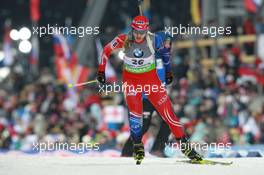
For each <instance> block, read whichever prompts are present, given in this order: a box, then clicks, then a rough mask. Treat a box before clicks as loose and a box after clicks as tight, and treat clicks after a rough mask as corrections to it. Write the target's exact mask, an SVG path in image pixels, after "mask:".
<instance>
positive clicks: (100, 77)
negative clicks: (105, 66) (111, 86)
mask: <svg viewBox="0 0 264 175" xmlns="http://www.w3.org/2000/svg"><path fill="white" fill-rule="evenodd" d="M97 80H98V81H99V82H100V83H102V84H104V83H105V72H104V71H98V72H97Z"/></svg>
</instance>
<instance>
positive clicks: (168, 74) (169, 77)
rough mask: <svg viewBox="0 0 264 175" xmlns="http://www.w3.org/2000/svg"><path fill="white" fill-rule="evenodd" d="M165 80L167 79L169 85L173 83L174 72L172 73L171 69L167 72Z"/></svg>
mask: <svg viewBox="0 0 264 175" xmlns="http://www.w3.org/2000/svg"><path fill="white" fill-rule="evenodd" d="M165 80H166V84H167V85H169V84H171V83H172V81H173V74H172V72H171V71H169V72H166V77H165Z"/></svg>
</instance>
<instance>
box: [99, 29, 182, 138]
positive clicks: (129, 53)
mask: <svg viewBox="0 0 264 175" xmlns="http://www.w3.org/2000/svg"><path fill="white" fill-rule="evenodd" d="M127 37H129V36H128V35H126V34H121V35H118V36H117V37H115V38H114V40H113V41H111V42H110V43H108V44H107V45H106V46H105V47H104V50H103V54H102V57H101V64H100V65H99V71H103V72H104V71H105V67H106V62H107V60H108V58H109V57H110V54H111V53H112V52H113V51H114V50H117V49H124V53H125V56H124V66H123V67H124V69H123V85H124V95H125V99H126V103H127V106H128V108H129V111H130V113H129V123H130V131H131V136H132V139H133V141H134V142H135V143H139V142H141V139H142V132H141V128H142V110H143V109H142V108H143V107H142V95H143V94H145V95H146V96H147V98H148V100H149V101H150V102H151V103H152V105H153V106H154V107H155V109H156V111H158V112H159V114H160V116H161V117H162V118H163V120H165V121H166V123H167V124H168V125H169V127H170V129H171V131H172V133H173V134H174V135H175V137H176V138H182V137H184V136H185V134H184V131H183V127H182V125H181V123H180V122H179V119H178V117H177V116H176V115H175V113H174V111H173V107H172V103H171V100H170V98H169V96H168V95H167V92H166V88H165V86H164V84H162V82H161V80H160V79H159V77H158V74H157V70H156V65H155V64H156V63H155V54H159V55H160V56H161V58H162V60H163V64H164V67H165V71H171V65H170V57H171V54H170V48H168V47H167V46H165V45H164V42H163V40H162V38H161V37H160V35H155V34H151V33H148V34H147V35H146V39H145V40H143V41H142V42H141V43H137V42H135V41H132V42H131V43H130V44H129V46H128V47H125V43H126V40H127Z"/></svg>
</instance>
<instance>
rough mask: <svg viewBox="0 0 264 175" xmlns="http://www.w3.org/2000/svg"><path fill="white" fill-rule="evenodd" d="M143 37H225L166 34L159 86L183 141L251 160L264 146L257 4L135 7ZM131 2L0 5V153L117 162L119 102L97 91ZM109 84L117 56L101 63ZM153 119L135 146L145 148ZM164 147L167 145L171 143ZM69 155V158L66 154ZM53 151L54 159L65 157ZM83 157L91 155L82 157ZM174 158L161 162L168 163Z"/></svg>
mask: <svg viewBox="0 0 264 175" xmlns="http://www.w3.org/2000/svg"><path fill="white" fill-rule="evenodd" d="M143 11H144V15H146V16H147V17H149V19H150V24H151V31H152V32H157V31H160V30H163V29H164V26H175V27H177V26H179V25H180V24H181V25H182V26H200V27H203V26H208V27H210V26H216V27H219V26H222V27H227V26H230V27H231V31H232V33H231V34H230V35H227V36H225V35H221V36H216V37H210V36H207V35H175V36H174V38H173V54H172V60H171V61H172V63H173V72H174V77H175V81H174V83H173V86H171V87H170V88H169V94H170V97H171V99H172V100H173V107H174V109H175V112H176V114H177V115H178V116H179V117H180V119H181V122H182V123H183V124H184V126H185V127H186V132H187V133H188V135H189V136H190V138H191V141H193V142H199V143H212V142H214V143H225V144H226V143H231V144H232V151H230V152H229V153H228V155H227V154H226V152H221V153H217V154H211V153H207V154H208V156H220V157H221V156H236V157H239V156H261V155H262V154H263V150H264V148H263V144H264V94H263V93H264V92H263V86H264V8H263V1H262V0H184V1H183V0H162V1H154V0H144V2H143ZM136 15H138V7H137V1H136V0H122V1H121V0H120V1H116V0H75V1H71V0H63V1H62V0H61V1H52V0H45V1H44V0H3V1H1V6H0V150H1V151H0V154H1V153H7V152H16V153H17V151H18V152H19V153H31V154H34V153H36V151H33V150H32V143H34V142H35V143H36V142H38V143H41V142H47V141H49V142H54V143H56V142H67V143H80V142H83V143H87V142H89V143H99V144H100V151H97V152H96V153H94V152H93V154H98V155H100V154H107V155H110V156H119V154H120V150H121V149H122V147H123V144H124V142H125V141H126V139H127V138H128V136H129V128H128V120H127V109H126V105H125V103H124V99H123V95H122V94H121V93H120V94H119V93H112V94H110V95H106V94H104V93H98V87H97V85H88V86H85V87H81V88H76V89H74V88H72V89H68V88H67V83H80V82H85V81H88V80H92V79H95V75H96V71H97V65H98V59H99V58H100V53H101V52H102V47H103V45H105V44H106V43H108V42H110V41H111V40H112V39H113V38H114V37H115V36H116V35H118V34H120V33H126V32H128V31H129V29H130V27H129V25H130V22H131V19H132V18H133V17H135V16H136ZM48 25H50V26H62V27H69V28H71V27H79V26H83V27H92V28H93V29H94V28H95V27H97V26H99V31H100V33H99V34H88V35H85V36H84V37H80V36H78V34H76V33H75V34H74V33H73V34H65V35H62V34H46V35H43V36H42V37H40V36H39V35H37V34H36V33H33V32H34V30H33V28H35V29H36V28H37V27H41V26H48ZM108 67H109V69H108V70H109V71H108V72H107V78H108V82H109V83H113V82H119V83H120V82H121V72H122V54H121V52H117V53H115V54H113V55H112V56H111V58H110V62H109V64H108ZM160 122H161V121H160V118H159V117H157V116H156V117H153V121H152V126H151V128H150V130H149V132H148V133H147V134H146V135H145V136H144V138H143V140H144V143H145V145H146V149H147V150H148V149H150V148H151V146H152V144H153V142H154V139H155V136H156V134H157V131H158V130H159V123H160ZM171 140H173V138H171ZM76 152H77V153H78V151H76ZM76 152H71V153H61V154H75V153H76ZM87 153H91V151H87ZM175 154H176V153H175V152H174V151H166V150H165V155H166V156H168V157H170V156H175Z"/></svg>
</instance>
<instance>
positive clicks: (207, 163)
mask: <svg viewBox="0 0 264 175" xmlns="http://www.w3.org/2000/svg"><path fill="white" fill-rule="evenodd" d="M177 162H183V163H190V164H200V165H232V164H233V162H232V161H231V162H222V161H214V160H202V161H192V160H178V161H177Z"/></svg>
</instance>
